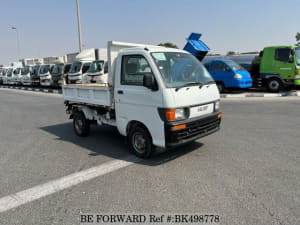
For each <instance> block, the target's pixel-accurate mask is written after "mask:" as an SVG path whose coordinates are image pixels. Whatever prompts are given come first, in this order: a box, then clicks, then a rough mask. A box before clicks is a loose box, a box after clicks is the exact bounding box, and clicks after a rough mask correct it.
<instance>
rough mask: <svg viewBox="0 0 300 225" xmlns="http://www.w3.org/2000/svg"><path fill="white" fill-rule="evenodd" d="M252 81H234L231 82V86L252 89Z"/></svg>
mask: <svg viewBox="0 0 300 225" xmlns="http://www.w3.org/2000/svg"><path fill="white" fill-rule="evenodd" d="M252 85H253V81H252V79H235V80H234V81H232V83H231V86H232V87H237V88H249V87H252Z"/></svg>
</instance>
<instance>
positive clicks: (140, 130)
mask: <svg viewBox="0 0 300 225" xmlns="http://www.w3.org/2000/svg"><path fill="white" fill-rule="evenodd" d="M128 143H129V147H130V150H131V151H132V152H133V153H134V154H135V155H136V156H138V157H140V158H149V157H150V155H151V153H152V150H153V148H154V147H153V144H152V138H151V136H150V134H149V132H148V131H147V130H146V129H145V128H144V127H142V126H139V125H136V126H134V127H133V128H131V129H130V131H129V134H128Z"/></svg>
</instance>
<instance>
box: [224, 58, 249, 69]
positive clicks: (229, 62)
mask: <svg viewBox="0 0 300 225" xmlns="http://www.w3.org/2000/svg"><path fill="white" fill-rule="evenodd" d="M226 64H227V65H228V66H229V67H230V68H231V69H232V70H233V71H241V70H245V68H244V67H242V66H241V65H239V64H237V63H236V62H235V61H231V60H230V61H226Z"/></svg>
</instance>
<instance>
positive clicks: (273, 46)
mask: <svg viewBox="0 0 300 225" xmlns="http://www.w3.org/2000/svg"><path fill="white" fill-rule="evenodd" d="M296 47H300V46H299V45H271V46H267V47H265V48H296ZM265 48H264V49H265Z"/></svg>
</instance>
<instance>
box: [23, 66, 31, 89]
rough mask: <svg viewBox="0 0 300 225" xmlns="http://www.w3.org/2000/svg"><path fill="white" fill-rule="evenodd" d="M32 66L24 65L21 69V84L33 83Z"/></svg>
mask: <svg viewBox="0 0 300 225" xmlns="http://www.w3.org/2000/svg"><path fill="white" fill-rule="evenodd" d="M31 70H32V66H24V67H23V68H22V69H21V84H22V85H31V79H30V74H31Z"/></svg>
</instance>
